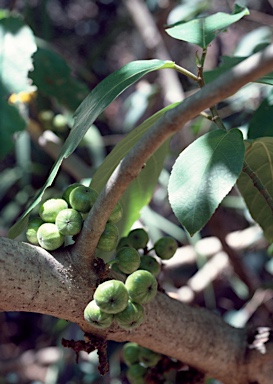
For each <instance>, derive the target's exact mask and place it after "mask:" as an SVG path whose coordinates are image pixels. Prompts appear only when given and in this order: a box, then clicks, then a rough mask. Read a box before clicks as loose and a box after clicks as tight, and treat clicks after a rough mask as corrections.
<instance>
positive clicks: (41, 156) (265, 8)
mask: <svg viewBox="0 0 273 384" xmlns="http://www.w3.org/2000/svg"><path fill="white" fill-rule="evenodd" d="M240 4H241V5H246V6H247V7H248V8H249V10H250V15H249V16H247V17H245V18H243V19H242V20H240V21H239V22H238V23H236V24H234V25H233V26H232V27H230V28H229V30H228V31H227V32H224V33H221V34H220V35H219V36H218V37H217V38H216V40H214V42H213V43H212V44H211V46H210V47H209V49H208V55H207V60H206V64H205V70H206V71H210V70H213V69H214V68H215V67H217V66H218V65H219V64H220V63H221V58H222V57H223V56H233V55H236V56H248V55H250V54H252V53H253V52H255V51H256V50H258V49H260V48H261V47H262V46H264V45H265V44H268V43H269V42H270V41H272V31H273V28H272V26H273V0H261V1H259V2H257V1H255V0H253V1H251V0H249V1H244V2H240ZM233 5H234V1H229V0H211V1H208V0H184V1H182V0H181V1H172V0H146V1H143V0H124V1H117V0H97V1H86V0H62V1H60V0H24V1H23V0H17V1H16V0H7V1H5V0H0V9H6V10H7V9H9V10H12V11H13V12H15V13H19V14H20V15H22V17H23V18H24V20H25V22H26V24H28V25H29V26H30V27H31V29H32V31H33V33H34V35H35V37H36V43H37V45H38V51H37V52H36V53H35V54H34V71H32V72H30V74H29V77H30V78H31V79H32V80H33V83H34V84H35V85H36V86H37V87H38V91H36V92H33V90H31V89H30V92H29V93H28V94H25V95H23V96H22V97H21V98H19V99H16V101H14V99H12V98H11V99H10V102H11V103H13V102H14V103H15V102H16V103H17V104H18V103H19V105H20V108H21V109H22V110H23V113H25V114H27V116H28V117H29V123H28V125H27V127H25V128H24V129H22V130H21V132H19V133H16V135H17V136H16V137H17V140H16V141H15V144H14V146H13V148H11V149H10V150H9V151H8V152H7V153H3V156H1V163H0V178H1V184H0V211H1V212H0V234H1V235H2V236H7V231H8V229H9V228H10V227H11V226H12V225H13V224H14V223H15V222H16V220H17V219H18V217H19V216H20V215H21V214H22V213H23V212H24V209H25V208H26V206H27V204H28V202H29V201H30V200H31V198H33V196H34V195H35V194H36V192H37V191H38V190H39V189H40V188H41V187H42V186H43V184H44V183H45V181H46V179H47V177H48V173H49V171H50V169H51V167H52V165H53V163H54V161H55V159H56V158H57V155H58V152H59V150H60V148H61V146H62V143H63V142H64V140H65V139H66V137H67V135H68V133H69V130H70V128H71V125H72V121H73V112H74V111H75V110H76V108H77V107H78V106H79V104H80V103H81V101H82V100H83V99H84V98H85V96H86V95H87V94H88V93H89V92H90V91H91V90H92V89H93V88H94V87H95V86H96V85H97V84H98V83H99V82H100V81H101V80H103V79H104V78H105V77H106V76H107V75H109V74H110V73H112V72H113V71H114V70H117V69H118V68H120V67H121V66H123V65H124V64H126V63H128V62H130V61H132V60H141V59H152V58H158V59H164V60H165V59H170V60H173V61H175V62H176V63H177V64H179V65H181V66H183V67H185V68H186V69H188V70H190V71H192V72H193V73H195V74H196V73H197V70H196V63H195V54H196V52H197V51H198V48H197V47H196V46H193V45H191V44H187V43H184V42H182V41H178V40H174V39H172V38H171V37H170V36H168V35H167V34H166V32H165V30H164V29H165V27H166V25H169V24H173V23H176V22H178V21H181V20H182V21H188V20H191V19H192V18H194V17H198V16H207V15H209V14H213V13H215V12H220V11H221V12H227V13H230V12H231V11H232V8H233ZM162 73H163V71H159V72H156V73H151V74H149V75H147V76H145V77H144V79H143V80H141V81H140V82H138V83H136V84H135V85H133V86H132V87H130V88H129V89H128V90H126V91H125V92H124V93H123V94H122V95H121V96H120V97H118V98H117V99H116V100H115V101H114V102H113V103H112V104H111V105H110V106H109V107H108V108H106V110H105V111H104V112H103V114H102V115H101V116H99V118H98V119H97V120H96V121H95V124H94V125H93V126H92V127H91V128H90V129H89V131H88V132H87V134H86V136H85V137H84V139H83V140H82V142H81V144H80V146H79V147H78V148H77V150H76V151H75V152H74V153H73V155H72V156H71V157H70V158H69V159H67V160H66V161H65V162H64V163H63V165H62V168H61V171H60V172H59V173H58V176H57V178H56V180H55V182H54V185H53V187H51V188H49V189H48V190H47V191H46V197H48V198H49V197H53V196H55V197H56V196H60V195H61V194H62V191H63V190H64V189H65V187H66V186H67V185H69V184H71V183H73V182H75V181H82V182H84V183H85V184H86V185H88V184H89V182H90V179H91V178H92V175H93V174H94V172H95V171H96V169H97V168H98V166H99V165H100V164H101V163H102V162H103V160H104V159H105V157H106V156H107V154H108V153H109V152H110V151H111V149H112V148H113V147H114V146H115V144H117V143H118V142H119V141H120V140H122V138H124V137H125V135H126V134H127V133H128V132H130V131H131V130H132V129H133V128H134V127H136V126H137V125H138V124H139V123H141V122H142V121H144V120H145V119H146V118H147V117H149V116H151V115H152V114H153V113H155V112H156V111H158V110H159V109H161V108H163V107H164V106H166V105H168V104H170V103H173V102H175V101H180V100H183V98H185V97H187V96H188V95H190V94H191V93H192V92H193V91H194V90H195V89H196V85H195V84H194V83H193V82H192V81H191V80H189V79H188V78H186V77H185V76H182V75H180V74H174V73H172V72H167V71H166V74H165V72H164V75H163V74H162ZM71 75H72V76H71ZM56 84H58V87H56ZM269 93H270V89H269V87H268V86H266V85H261V84H256V83H255V84H250V85H249V86H247V87H244V88H243V89H242V90H241V91H240V92H238V93H237V94H236V95H234V96H233V97H230V98H228V99H227V100H225V101H224V102H223V103H221V104H220V105H219V106H218V108H219V113H220V115H221V117H222V119H223V121H224V123H225V124H226V126H227V127H228V128H234V127H239V128H240V129H241V130H242V131H243V132H247V130H248V128H249V126H250V125H251V124H253V116H254V113H255V111H256V110H257V108H258V107H259V106H260V104H261V102H262V100H263V99H264V97H267V96H268V95H269ZM14 97H15V96H14ZM210 128H211V122H210V121H209V120H205V119H203V118H200V117H199V118H196V119H195V120H193V121H192V122H190V123H189V124H188V126H187V127H186V129H184V130H183V132H181V133H179V134H177V135H176V136H175V138H174V140H173V141H172V143H171V148H170V155H169V156H168V159H167V161H166V164H165V167H164V170H163V171H162V173H161V176H160V179H159V182H158V185H157V187H156V190H155V193H154V197H153V199H152V201H151V203H150V205H149V206H148V207H145V208H144V209H143V210H142V212H141V218H140V221H139V223H137V224H136V225H137V226H140V225H141V226H144V227H146V228H147V230H148V232H149V234H150V237H151V240H152V241H153V240H156V239H157V238H159V237H160V236H162V235H165V236H166V235H167V236H173V237H174V238H175V239H176V240H177V241H178V243H179V250H178V251H177V253H176V255H175V257H174V258H173V259H171V260H170V261H166V262H164V266H163V270H162V272H161V274H160V276H159V281H160V284H161V285H162V287H163V288H164V289H165V290H166V291H167V292H168V293H169V294H170V295H171V296H173V297H175V298H177V299H178V300H182V301H184V302H187V303H189V304H193V305H201V306H205V307H207V308H209V309H211V310H213V311H215V312H217V313H219V314H221V315H222V316H223V317H224V318H225V319H226V321H228V322H230V323H231V324H233V325H234V326H239V327H240V326H246V325H247V326H253V325H255V326H269V325H270V324H272V313H273V301H272V296H273V291H272V287H273V286H272V274H273V263H272V259H271V257H270V251H268V245H269V244H267V242H266V241H265V240H264V238H263V235H262V232H261V230H260V228H259V227H258V226H256V225H255V223H253V221H252V219H251V217H250V215H249V214H248V211H247V209H246V207H245V205H244V204H243V201H242V199H241V197H240V195H239V193H238V191H237V189H236V188H234V189H233V190H232V191H231V193H230V194H229V196H227V197H226V199H225V200H224V201H223V203H222V204H221V206H220V207H219V209H218V210H217V212H216V213H215V215H214V216H213V218H212V219H211V220H210V222H209V223H208V225H207V226H206V227H205V228H204V229H203V230H202V231H201V232H200V233H199V234H198V235H195V236H194V237H193V238H188V236H187V235H186V233H185V232H184V231H183V229H182V228H181V226H180V225H179V223H178V221H177V219H176V218H175V217H174V215H173V214H172V211H171V209H170V205H169V203H168V199H167V190H166V188H167V184H168V179H169V175H170V171H171V167H172V164H173V162H174V160H175V158H176V157H177V155H178V154H179V153H180V152H181V150H183V149H184V148H185V147H186V146H187V145H188V144H190V143H191V142H192V141H193V140H194V139H195V138H197V137H199V136H200V135H201V134H203V133H205V132H207V131H208V130H209V129H210ZM20 240H25V237H24V235H22V236H21V238H20ZM0 325H1V334H0V384H1V383H3V384H13V383H14V384H15V383H21V384H27V383H33V384H34V383H35V384H38V383H46V384H54V383H59V384H64V383H65V384H76V383H111V384H120V383H125V384H126V383H127V379H126V377H125V364H124V363H123V361H122V359H121V345H120V344H117V343H114V342H110V343H109V348H108V353H109V363H110V372H109V374H107V375H106V376H104V377H101V376H100V375H99V373H98V370H97V366H98V359H97V354H96V352H93V353H91V354H90V355H87V354H86V353H81V354H80V358H79V363H78V364H76V356H75V354H74V352H73V351H71V350H68V349H65V348H63V347H62V346H61V340H62V338H65V339H74V340H78V339H82V338H83V334H82V332H81V331H80V330H79V329H78V328H77V327H76V326H74V325H71V324H69V323H67V322H65V321H63V320H60V319H55V318H52V317H48V316H44V315H40V314H32V313H0ZM176 380H177V381H176ZM179 380H180V381H179ZM166 382H167V381H166ZM171 382H174V383H175V382H177V383H178V382H182V381H181V379H179V376H177V377H176V376H175V375H172V377H171V378H169V383H171ZM210 382H211V383H213V382H214V383H216V381H213V380H211V381H210Z"/></svg>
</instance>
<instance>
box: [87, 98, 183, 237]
mask: <svg viewBox="0 0 273 384" xmlns="http://www.w3.org/2000/svg"><path fill="white" fill-rule="evenodd" d="M177 104H178V103H174V104H172V105H170V106H168V107H166V108H164V109H162V110H161V111H159V112H157V113H155V114H154V115H153V116H151V117H150V118H149V119H147V120H145V121H144V122H143V123H142V124H141V125H139V126H138V127H137V128H135V129H134V130H133V131H131V132H130V133H129V134H128V135H127V136H126V137H125V138H124V139H123V140H122V141H121V142H120V143H119V144H118V145H116V147H115V148H114V149H113V150H112V152H111V153H110V154H109V155H108V156H107V157H106V159H105V160H104V162H103V163H102V164H101V166H100V167H99V168H98V170H97V171H96V173H95V174H94V176H93V178H92V181H91V184H90V185H91V187H92V188H94V189H95V190H97V191H98V192H100V191H101V190H102V188H103V187H104V185H105V184H106V182H107V180H108V179H109V177H110V176H111V174H112V173H113V171H114V169H115V168H116V167H117V165H118V164H119V162H120V161H121V160H122V159H123V158H124V157H125V156H126V154H127V153H128V152H129V151H130V149H131V148H132V147H133V146H134V145H135V144H136V143H137V142H138V141H139V139H140V138H141V137H142V136H143V135H144V134H145V132H146V131H147V130H148V129H149V128H150V127H151V126H152V125H153V124H154V123H155V122H156V121H157V120H158V119H159V118H160V117H161V116H162V115H163V114H164V113H165V112H166V111H167V110H169V109H171V108H174V107H175V106H176V105H177ZM168 150H169V141H167V142H166V143H164V144H163V145H162V146H161V147H160V148H159V149H158V150H157V151H156V152H155V153H154V154H153V155H152V156H151V158H150V159H149V160H148V161H147V163H146V166H145V167H144V169H143V170H142V171H141V172H140V174H139V175H138V177H137V178H136V179H135V180H134V181H133V182H132V183H131V184H130V186H129V187H128V188H127V190H126V191H125V193H124V194H123V196H122V198H121V201H120V203H121V205H122V206H123V217H122V220H121V221H120V222H119V223H117V225H118V227H119V231H120V234H121V236H122V235H123V234H125V233H126V231H128V230H129V229H130V228H131V227H132V225H133V223H134V222H135V221H136V220H137V219H138V218H139V212H140V210H141V208H142V207H144V206H145V205H147V204H148V203H149V201H150V199H151V197H152V194H153V192H154V188H155V186H156V183H157V180H158V177H159V175H160V172H161V170H162V168H163V164H164V160H165V157H166V155H167V153H168Z"/></svg>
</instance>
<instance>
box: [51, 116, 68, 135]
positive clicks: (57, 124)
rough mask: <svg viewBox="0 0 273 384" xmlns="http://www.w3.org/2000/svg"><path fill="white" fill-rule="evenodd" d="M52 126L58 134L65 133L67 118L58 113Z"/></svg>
mask: <svg viewBox="0 0 273 384" xmlns="http://www.w3.org/2000/svg"><path fill="white" fill-rule="evenodd" d="M52 124H53V127H54V128H55V130H56V131H57V132H64V131H66V129H67V118H66V117H65V116H64V115H62V114H60V113H58V114H57V115H55V116H54V117H53V121H52Z"/></svg>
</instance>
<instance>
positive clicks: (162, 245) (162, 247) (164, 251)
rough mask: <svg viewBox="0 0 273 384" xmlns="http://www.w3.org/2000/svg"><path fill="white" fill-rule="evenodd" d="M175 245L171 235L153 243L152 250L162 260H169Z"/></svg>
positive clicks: (174, 250) (173, 252)
mask: <svg viewBox="0 0 273 384" xmlns="http://www.w3.org/2000/svg"><path fill="white" fill-rule="evenodd" d="M177 247H178V246H177V242H176V240H175V239H173V238H172V237H162V238H161V239H159V240H157V242H156V243H155V245H154V250H155V253H156V254H157V256H159V257H160V258H161V259H162V260H169V259H170V258H171V257H173V255H174V254H175V252H176V250H177Z"/></svg>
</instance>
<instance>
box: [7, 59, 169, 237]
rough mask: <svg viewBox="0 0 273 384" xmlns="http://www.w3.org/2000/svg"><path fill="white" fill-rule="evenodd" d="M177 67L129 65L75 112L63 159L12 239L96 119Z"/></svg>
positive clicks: (148, 62) (14, 229)
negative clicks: (131, 90)
mask: <svg viewBox="0 0 273 384" xmlns="http://www.w3.org/2000/svg"><path fill="white" fill-rule="evenodd" d="M173 67H174V63H173V62H171V61H162V60H143V61H133V62H131V63H129V64H126V65H125V66H124V67H122V68H120V69H118V70H117V71H116V72H113V73H112V74H111V75H109V76H108V77H107V78H105V79H104V80H103V81H102V82H101V83H99V84H98V85H97V87H96V88H94V89H93V91H92V92H91V93H90V94H89V95H88V96H87V97H86V99H85V100H84V101H83V102H82V103H81V105H80V106H79V108H78V109H77V110H76V112H75V115H74V117H75V121H74V125H73V127H72V129H71V131H70V134H69V136H68V138H67V139H66V141H65V143H64V145H63V148H62V150H61V152H60V155H59V157H58V159H57V160H56V162H55V163H54V165H53V167H52V169H51V172H50V175H49V177H48V179H47V181H46V183H45V185H44V186H43V188H42V189H41V190H40V191H39V193H38V195H37V196H36V198H35V200H34V201H33V202H32V203H31V205H30V206H29V208H28V209H27V210H26V212H25V213H24V214H23V215H22V216H21V218H20V219H19V221H18V222H17V223H15V224H14V225H13V226H12V227H11V228H10V230H9V237H10V238H15V237H17V236H18V235H19V234H20V233H21V232H22V231H23V230H24V228H25V225H26V220H25V219H26V217H27V216H28V215H29V214H30V212H31V211H32V209H33V208H34V207H36V205H37V204H38V203H39V202H40V201H41V199H42V196H43V194H44V191H45V190H46V188H48V187H49V186H50V185H51V184H52V183H53V181H54V179H55V177H56V175H57V172H58V170H59V168H60V165H61V163H62V161H63V159H64V158H67V157H68V156H69V155H70V154H71V153H72V152H73V151H74V150H75V149H76V148H77V146H78V145H79V143H80V142H81V140H82V138H83V137H84V135H85V133H86V132H87V130H88V129H89V127H91V126H92V124H93V122H94V121H95V119H96V118H97V117H98V116H99V115H100V114H101V112H102V111H103V110H104V109H105V108H106V107H107V106H108V105H109V104H110V103H111V102H112V101H113V100H115V99H116V98H117V97H118V96H119V95H120V94H121V93H122V92H123V91H124V90H125V89H127V88H128V87H129V86H130V85H132V84H133V83H135V82H136V81H137V80H139V79H141V77H143V76H144V75H146V74H147V73H149V72H151V71H155V70H159V69H163V68H173Z"/></svg>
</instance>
